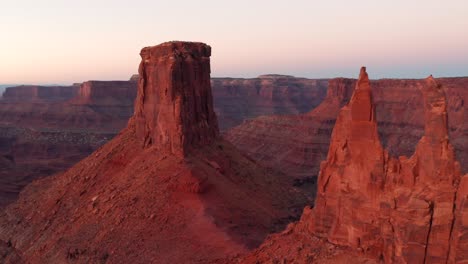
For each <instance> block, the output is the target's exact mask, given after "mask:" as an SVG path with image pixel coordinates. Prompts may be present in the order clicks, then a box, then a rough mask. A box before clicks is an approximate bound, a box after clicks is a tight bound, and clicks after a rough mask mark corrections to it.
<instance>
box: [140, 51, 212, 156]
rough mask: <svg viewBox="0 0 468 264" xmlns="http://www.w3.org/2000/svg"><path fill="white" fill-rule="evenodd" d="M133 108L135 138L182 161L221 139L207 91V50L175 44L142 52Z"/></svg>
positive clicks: (208, 63) (208, 78)
mask: <svg viewBox="0 0 468 264" xmlns="http://www.w3.org/2000/svg"><path fill="white" fill-rule="evenodd" d="M140 55H141V57H142V61H141V63H140V68H139V76H140V79H139V86H138V96H137V99H136V101H135V102H136V105H135V116H134V119H135V122H136V131H137V136H138V137H139V138H142V139H143V142H142V144H143V145H144V146H151V145H156V146H158V147H159V148H161V149H163V150H169V151H170V152H171V153H173V154H177V155H181V156H185V155H186V154H187V151H189V149H190V148H193V147H200V146H204V145H209V144H210V143H212V142H213V140H214V139H215V138H217V136H218V134H219V129H218V120H217V119H216V115H215V113H214V109H213V107H212V106H213V96H212V94H211V85H210V56H211V47H210V46H207V45H204V44H199V45H194V44H188V43H184V42H180V43H178V42H174V43H172V42H171V43H167V44H163V45H159V46H157V47H149V48H144V49H143V50H142V51H141V54H140Z"/></svg>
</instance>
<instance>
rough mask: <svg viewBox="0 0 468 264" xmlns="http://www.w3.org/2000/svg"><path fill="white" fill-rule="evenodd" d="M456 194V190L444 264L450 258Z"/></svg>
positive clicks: (455, 218) (455, 217) (455, 216)
mask: <svg viewBox="0 0 468 264" xmlns="http://www.w3.org/2000/svg"><path fill="white" fill-rule="evenodd" d="M457 194H458V189H457V191H456V192H455V193H454V195H453V207H452V216H453V218H452V223H451V225H450V233H449V239H448V250H447V257H446V259H445V262H447V263H448V260H449V257H450V251H451V250H452V243H451V242H452V235H453V228H454V226H455V221H456V220H457V215H456V211H457Z"/></svg>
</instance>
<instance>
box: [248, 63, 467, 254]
mask: <svg viewBox="0 0 468 264" xmlns="http://www.w3.org/2000/svg"><path fill="white" fill-rule="evenodd" d="M419 89H420V92H421V93H422V95H423V96H422V97H423V101H424V103H423V105H422V106H421V108H422V109H423V112H424V120H425V121H424V134H423V136H422V137H421V138H420V140H419V142H418V143H417V145H416V147H415V151H414V153H413V154H412V156H410V157H409V158H407V157H406V156H400V157H398V158H394V157H392V156H391V155H390V154H389V152H388V151H386V150H384V148H383V147H382V143H381V141H380V139H379V133H378V129H377V127H378V123H377V118H378V115H376V105H375V104H374V100H373V92H372V89H371V85H370V82H369V79H368V76H367V73H366V69H365V68H362V69H361V73H360V76H359V79H358V81H357V83H356V86H355V89H354V92H353V94H352V96H351V99H350V102H349V103H348V104H346V105H345V106H344V107H342V108H341V110H340V111H339V115H338V118H337V120H336V124H335V127H334V128H333V133H332V136H331V141H330V147H329V151H328V155H327V158H326V159H325V161H323V162H322V163H321V166H320V172H319V178H318V187H317V199H316V201H315V206H314V208H313V209H311V208H310V207H306V208H305V209H304V212H303V215H302V217H301V220H300V221H299V222H297V223H293V224H291V225H289V226H288V228H287V229H286V230H285V231H283V232H282V233H281V234H276V235H273V236H270V237H269V238H268V239H267V240H266V241H265V242H264V243H263V244H262V246H261V247H260V248H259V249H257V250H255V251H254V252H253V253H251V254H249V255H247V256H246V257H244V258H243V259H242V261H241V262H242V263H266V262H269V263H275V262H277V263H292V262H300V263H315V262H317V263H364V262H365V263H382V262H384V263H464V262H466V260H467V259H468V255H467V251H466V249H467V246H468V236H467V234H468V233H467V230H468V225H467V221H466V219H467V216H468V206H467V205H468V189H467V187H468V185H467V183H468V181H467V179H468V174H467V175H464V176H463V175H462V174H461V169H460V163H459V162H458V161H457V160H456V157H455V152H454V148H453V146H452V145H451V143H450V141H449V135H448V123H447V112H448V111H447V110H448V104H449V103H450V101H449V100H447V99H446V95H445V91H444V88H443V85H441V84H440V83H438V82H437V81H436V80H435V79H434V78H433V77H432V76H430V77H428V78H427V79H426V80H424V83H423V84H422V85H421V86H420V87H419Z"/></svg>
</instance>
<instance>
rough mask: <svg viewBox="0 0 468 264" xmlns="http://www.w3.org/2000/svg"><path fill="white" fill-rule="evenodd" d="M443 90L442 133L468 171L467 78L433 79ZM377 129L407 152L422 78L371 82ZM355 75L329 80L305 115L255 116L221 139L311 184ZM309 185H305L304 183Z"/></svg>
mask: <svg viewBox="0 0 468 264" xmlns="http://www.w3.org/2000/svg"><path fill="white" fill-rule="evenodd" d="M436 80H437V82H439V83H440V84H441V85H442V86H443V87H444V90H445V92H446V97H447V102H448V106H447V112H448V125H449V126H448V133H449V137H450V139H451V144H452V145H453V146H454V148H455V152H456V155H457V158H458V160H459V161H460V163H461V165H462V171H463V172H467V171H468V149H467V146H468V127H467V124H468V120H467V115H465V108H466V107H465V105H464V104H465V102H466V101H467V100H468V90H467V89H466V87H467V85H468V78H438V79H436ZM371 82H372V86H373V99H374V103H375V108H376V115H377V116H378V117H379V118H378V120H377V121H378V133H379V137H380V139H381V141H382V144H383V146H384V147H385V148H386V149H387V150H388V151H389V153H390V154H391V155H392V156H400V155H406V156H410V155H411V154H412V153H413V151H414V148H415V147H416V144H417V142H418V140H419V139H420V138H421V136H422V135H423V134H424V108H423V107H422V106H423V104H424V103H423V97H422V96H421V92H420V91H419V87H420V86H421V85H423V84H424V82H425V81H424V80H397V79H382V80H372V81H371ZM355 84H356V80H355V79H346V78H336V79H332V80H330V81H329V86H328V91H327V96H326V98H325V99H324V100H323V101H322V103H321V104H320V105H319V106H317V107H316V108H314V109H312V110H311V111H310V112H309V113H307V114H300V115H270V116H260V117H257V118H255V119H249V120H246V121H244V122H243V123H242V124H241V125H239V126H237V127H234V128H232V129H230V130H228V131H226V133H225V137H226V139H228V140H229V141H231V142H232V143H233V144H234V145H235V146H237V147H238V148H239V149H241V150H243V151H244V152H246V153H247V154H248V155H249V156H251V157H252V158H253V159H255V160H257V161H259V162H260V163H262V164H263V165H265V166H267V167H270V168H273V169H276V170H279V171H281V172H283V173H285V174H288V175H291V177H293V178H296V179H298V180H297V181H298V184H302V183H304V182H305V183H313V182H315V180H316V177H317V175H318V172H319V169H320V162H321V161H322V160H324V159H325V158H326V156H327V153H328V147H329V144H330V137H331V132H332V129H333V127H334V124H335V121H336V117H337V116H338V112H339V110H340V108H341V107H342V106H343V105H345V104H346V103H347V102H348V101H349V99H350V97H351V94H352V92H353V89H354V87H355ZM309 187H310V185H309Z"/></svg>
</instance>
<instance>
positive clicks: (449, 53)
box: [0, 0, 468, 84]
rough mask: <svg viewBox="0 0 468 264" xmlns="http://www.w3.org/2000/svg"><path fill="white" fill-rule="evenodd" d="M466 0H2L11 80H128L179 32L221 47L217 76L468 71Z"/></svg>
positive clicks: (0, 22) (2, 45) (216, 49)
mask: <svg viewBox="0 0 468 264" xmlns="http://www.w3.org/2000/svg"><path fill="white" fill-rule="evenodd" d="M467 14H468V1H466V0H447V1H440V0H437V1H433V0H412V1H408V0H405V1H403V0H393V1H376V0H353V1H349V0H326V1H325V0H321V1H316V0H307V1H306V0H304V1H302V0H288V1H274V0H269V1H264V0H236V1H222V0H217V1H214V0H198V1H184V0H177V1H176V0H164V1H160V0H131V1H129V0H127V1H123V0H79V1H71V0H70V1H67V0H15V1H11V0H0V34H1V38H0V83H3V84H5V83H9V84H10V83H12V84H13V83H15V84H17V83H31V84H32V83H34V84H68V83H74V82H82V81H86V80H125V79H128V78H129V77H130V75H132V74H134V73H136V72H137V68H138V64H139V61H140V57H139V52H140V50H141V48H143V47H145V46H153V45H157V44H159V43H162V42H166V41H170V40H186V41H201V42H205V43H207V44H209V45H210V46H211V47H212V57H211V68H212V76H213V77H227V76H228V77H247V78H250V77H255V76H258V75H260V74H266V73H278V74H288V75H294V76H299V77H309V78H330V77H357V75H358V73H359V67H360V66H363V65H365V66H367V69H368V72H369V75H370V77H371V78H423V77H426V76H428V75H429V74H434V76H439V77H440V76H467V75H468V17H467Z"/></svg>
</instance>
